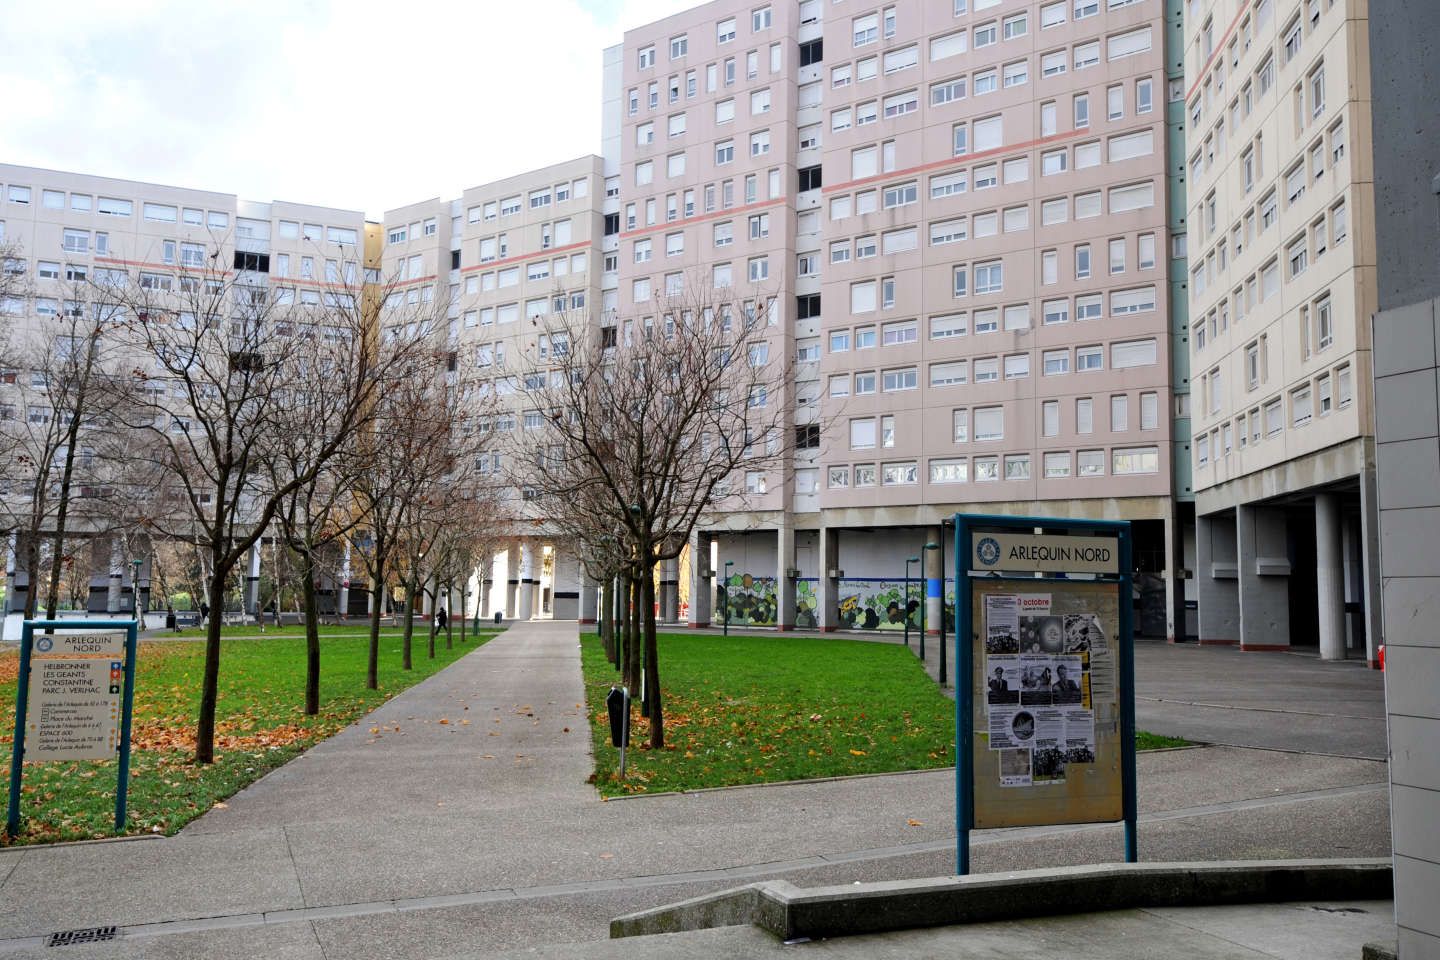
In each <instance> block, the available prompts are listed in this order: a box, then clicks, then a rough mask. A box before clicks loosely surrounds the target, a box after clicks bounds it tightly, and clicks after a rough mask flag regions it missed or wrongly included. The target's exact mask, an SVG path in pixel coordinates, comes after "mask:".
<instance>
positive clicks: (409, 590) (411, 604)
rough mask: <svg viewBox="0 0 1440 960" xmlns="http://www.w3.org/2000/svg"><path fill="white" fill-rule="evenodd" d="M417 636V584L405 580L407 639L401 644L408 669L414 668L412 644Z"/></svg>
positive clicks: (402, 656)
mask: <svg viewBox="0 0 1440 960" xmlns="http://www.w3.org/2000/svg"><path fill="white" fill-rule="evenodd" d="M414 638H415V584H414V583H413V582H412V581H410V580H406V581H405V640H404V642H403V643H402V644H401V665H402V667H403V668H404V669H406V670H412V669H414V666H415V665H414V663H413V662H412V661H411V659H410V644H411V642H412V641H413V640H414Z"/></svg>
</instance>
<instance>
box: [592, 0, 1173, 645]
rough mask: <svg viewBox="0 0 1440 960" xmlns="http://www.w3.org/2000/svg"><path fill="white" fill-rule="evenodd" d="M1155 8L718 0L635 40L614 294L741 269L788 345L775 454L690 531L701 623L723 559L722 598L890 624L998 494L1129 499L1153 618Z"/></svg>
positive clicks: (1034, 509)
mask: <svg viewBox="0 0 1440 960" xmlns="http://www.w3.org/2000/svg"><path fill="white" fill-rule="evenodd" d="M1162 18H1163V11H1162V8H1161V5H1160V4H1159V3H1158V2H1156V0H1143V2H1127V0H1064V2H1056V3H1043V4H1042V3H1037V2H1023V3H1017V2H1011V0H1004V2H1002V0H952V2H950V3H947V4H944V5H938V4H934V3H928V4H927V3H921V2H918V0H913V2H903V0H902V2H897V3H894V4H891V5H884V6H872V5H869V4H860V3H852V2H848V0H842V2H831V3H821V2H819V0H806V2H803V3H799V4H792V3H772V4H767V5H759V6H752V5H744V6H741V5H737V4H735V3H733V2H727V0H718V2H715V3H711V4H706V5H704V6H701V7H697V8H695V9H693V10H690V11H687V12H685V13H683V14H679V15H677V16H674V17H671V18H668V19H666V20H662V21H659V22H657V23H654V24H650V25H647V26H645V27H642V28H639V29H637V30H633V31H631V32H629V33H627V34H626V37H625V43H624V54H623V57H622V58H621V59H622V67H623V70H624V82H623V85H624V87H625V90H626V99H625V105H626V108H625V110H624V119H623V131H622V136H621V138H620V147H621V152H622V162H621V194H622V196H621V206H622V208H623V211H624V213H623V216H622V221H621V224H620V227H621V238H620V239H621V244H620V264H619V267H620V281H621V282H620V302H619V306H620V312H621V315H622V316H639V315H641V314H643V313H644V310H645V306H644V305H645V303H646V302H647V300H648V298H650V297H652V296H654V295H655V291H660V290H664V291H669V292H672V293H673V292H675V291H676V290H678V289H679V285H680V284H684V283H690V282H692V280H693V281H696V282H698V283H700V284H701V285H703V286H705V287H707V288H709V287H724V286H726V285H730V286H733V287H736V288H740V287H741V286H742V285H745V284H748V285H750V286H751V287H753V288H754V289H755V290H756V292H755V294H754V298H755V304H756V310H757V311H763V315H764V317H765V323H764V324H761V325H760V326H759V330H760V331H761V335H763V337H764V338H765V340H766V342H767V344H768V348H769V349H770V350H783V351H785V353H784V355H785V356H788V357H793V358H794V359H795V361H796V369H797V375H796V378H795V382H794V384H793V389H792V395H791V396H789V397H785V398H780V402H787V403H790V404H791V406H792V407H793V409H794V411H795V426H796V429H795V432H794V434H793V437H792V438H789V439H791V440H793V443H792V445H791V449H790V451H789V458H788V459H787V460H786V462H785V464H784V466H783V468H782V469H781V470H779V471H777V473H776V475H775V476H773V477H761V478H756V477H748V478H746V482H747V489H748V491H749V494H750V496H749V501H748V503H747V504H746V507H745V509H744V510H741V511H721V512H719V513H718V515H717V517H716V522H715V524H714V525H713V526H712V527H711V528H709V529H708V530H707V531H706V533H705V534H704V535H702V536H701V537H699V538H697V541H696V543H695V544H694V545H693V546H694V547H695V554H696V556H698V557H700V558H701V562H698V563H696V564H694V565H693V567H692V570H693V576H692V582H691V586H690V596H691V598H692V601H693V602H692V605H691V608H690V617H689V619H690V621H691V622H693V623H703V622H705V621H706V620H708V619H709V617H710V612H709V610H708V606H709V604H708V602H707V601H708V600H709V599H710V598H711V597H712V596H713V595H714V594H712V588H711V586H710V584H709V583H708V582H707V581H706V580H705V578H704V574H705V572H706V571H707V570H708V569H710V567H709V564H708V562H707V561H708V560H709V559H710V554H711V553H713V554H714V558H713V559H714V562H715V563H716V564H718V565H719V566H717V567H715V568H714V569H716V570H721V571H724V570H725V569H727V568H725V567H724V564H725V563H726V562H727V561H728V562H729V563H731V564H732V567H731V568H729V569H730V573H729V577H728V583H726V584H723V586H725V595H727V596H729V597H730V608H731V609H730V615H731V619H732V622H733V621H734V620H736V619H740V620H745V621H747V622H752V623H772V624H775V625H777V626H779V627H781V628H782V629H784V628H787V627H792V626H796V625H799V626H821V627H825V628H840V627H850V626H855V627H863V626H867V625H868V626H872V627H874V626H885V625H893V626H894V627H895V628H897V629H898V628H899V627H900V626H901V624H902V622H903V619H904V617H903V615H902V616H900V617H896V616H895V613H896V609H894V607H895V604H894V601H895V598H896V588H897V587H899V588H901V590H902V591H903V589H904V587H903V585H902V584H900V583H899V581H901V580H902V579H903V578H904V571H905V568H906V564H905V560H906V559H907V558H910V557H911V556H912V555H916V556H919V555H921V554H922V551H923V547H924V546H925V544H926V543H927V542H934V543H937V545H938V542H939V540H940V539H941V538H942V531H941V530H940V524H941V521H942V520H943V519H944V518H945V517H948V516H950V515H951V514H953V513H954V512H956V511H957V510H976V509H983V510H993V511H996V512H1010V513H1017V514H1021V513H1023V514H1051V513H1060V514H1063V515H1070V516H1088V517H1103V518H1122V519H1130V520H1133V521H1136V530H1137V539H1138V542H1139V550H1138V552H1137V556H1139V557H1140V558H1141V565H1142V571H1145V572H1149V573H1152V574H1153V575H1154V576H1153V578H1152V580H1153V587H1154V589H1153V591H1152V593H1153V594H1154V596H1153V597H1152V599H1153V601H1154V602H1153V604H1152V607H1153V615H1152V616H1151V617H1150V620H1149V623H1150V626H1151V628H1152V629H1153V630H1155V631H1156V632H1162V633H1163V632H1166V631H1167V630H1168V629H1169V627H1168V624H1167V623H1166V610H1167V607H1166V602H1165V599H1164V590H1165V586H1164V580H1163V578H1164V577H1165V576H1166V575H1167V574H1168V573H1169V572H1170V571H1171V570H1172V568H1173V566H1174V565H1173V564H1172V563H1169V562H1167V560H1166V557H1167V549H1168V548H1167V543H1170V544H1173V543H1174V538H1175V536H1176V534H1175V530H1174V525H1173V514H1172V507H1171V503H1172V501H1171V496H1170V494H1171V489H1170V453H1171V451H1170V446H1171V441H1170V425H1171V418H1170V403H1171V401H1170V393H1169V387H1170V358H1169V340H1168V329H1167V320H1166V317H1167V310H1166V293H1167V282H1168V281H1167V274H1168V260H1167V258H1166V256H1165V254H1166V251H1167V250H1168V243H1167V235H1166V219H1165V204H1164V197H1165V189H1166V183H1165V180H1164V155H1165V126H1164V120H1165V113H1164V110H1163V109H1162V107H1163V102H1164V101H1163V99H1162V97H1163V91H1164V84H1165V73H1164V62H1163V55H1162V49H1163V36H1162V31H1161V22H1162ZM662 244H663V248H664V252H665V256H664V258H663V259H662V258H661V256H660V250H661V247H662ZM762 287H763V290H764V292H763V295H762V293H761V288H762ZM762 302H763V306H762ZM712 540H713V541H715V542H716V543H717V546H716V547H715V548H712V549H707V548H708V547H709V541H712ZM940 553H941V551H938V550H936V551H923V555H924V557H925V558H926V561H927V563H928V565H927V568H926V570H925V571H924V573H923V574H922V573H921V571H920V570H918V569H916V570H915V571H914V573H915V574H916V575H917V576H923V578H924V579H925V580H927V581H929V582H928V583H927V584H926V588H925V590H924V591H923V593H922V591H921V590H920V589H919V588H918V587H914V588H912V589H911V593H910V596H911V597H914V598H918V597H920V596H922V595H927V594H928V597H929V602H928V608H929V609H928V611H927V613H928V617H927V620H928V624H929V626H930V627H931V628H932V629H935V630H938V629H939V627H940V625H941V619H942V618H941V608H942V603H943V602H944V601H943V597H942V593H943V592H944V591H943V589H942V586H941V580H942V574H941V572H940V567H939V556H940ZM723 576H724V574H723V573H722V577H723ZM718 618H719V615H717V619H718ZM1157 620H1158V623H1157V622H1156V621H1157Z"/></svg>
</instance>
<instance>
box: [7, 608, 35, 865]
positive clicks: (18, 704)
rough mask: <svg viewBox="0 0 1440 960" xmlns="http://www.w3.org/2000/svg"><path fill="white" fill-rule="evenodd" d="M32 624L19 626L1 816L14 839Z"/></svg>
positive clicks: (33, 632) (18, 813)
mask: <svg viewBox="0 0 1440 960" xmlns="http://www.w3.org/2000/svg"><path fill="white" fill-rule="evenodd" d="M34 634H35V625H34V624H33V623H30V622H28V621H27V622H26V623H25V624H23V625H22V626H21V627H20V676H19V681H20V685H19V688H18V689H17V690H16V691H15V745H14V747H13V748H12V749H11V751H10V809H9V812H8V814H7V815H6V817H5V832H6V833H8V834H9V835H10V839H11V840H14V839H15V838H16V837H17V836H19V835H20V777H21V771H22V769H23V761H24V759H25V711H26V708H27V707H28V706H29V700H30V646H31V640H32V638H33V637H34Z"/></svg>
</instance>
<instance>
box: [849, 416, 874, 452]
mask: <svg viewBox="0 0 1440 960" xmlns="http://www.w3.org/2000/svg"><path fill="white" fill-rule="evenodd" d="M874 446H875V418H874V417H864V418H861V419H857V420H851V421H850V449H851V450H869V449H871V448H873V447H874Z"/></svg>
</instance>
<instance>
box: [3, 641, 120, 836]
mask: <svg viewBox="0 0 1440 960" xmlns="http://www.w3.org/2000/svg"><path fill="white" fill-rule="evenodd" d="M117 627H123V628H124V629H125V690H124V692H123V693H122V694H121V696H122V700H121V709H120V744H119V754H120V770H119V780H118V782H117V783H116V785H115V832H116V833H123V832H124V830H125V808H126V803H127V801H128V799H129V794H130V722H131V719H132V717H133V715H134V712H135V653H136V649H137V647H138V646H139V637H140V624H139V622H137V621H135V620H26V621H25V622H24V624H23V625H22V626H21V628H20V677H19V684H20V686H19V689H18V690H17V691H16V693H15V744H14V747H13V749H12V750H11V755H10V756H11V759H10V805H9V810H8V813H7V816H6V819H5V830H6V832H7V833H9V835H10V836H11V837H12V838H13V837H16V836H18V835H19V833H20V786H21V779H22V777H23V775H24V764H23V762H22V761H23V760H24V759H25V715H26V712H27V711H28V710H29V707H30V703H29V701H30V660H31V656H30V654H31V650H32V648H33V645H34V638H35V630H36V628H39V629H41V630H43V631H45V632H47V633H50V632H53V631H55V630H66V631H73V630H114V629H115V628H117Z"/></svg>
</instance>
